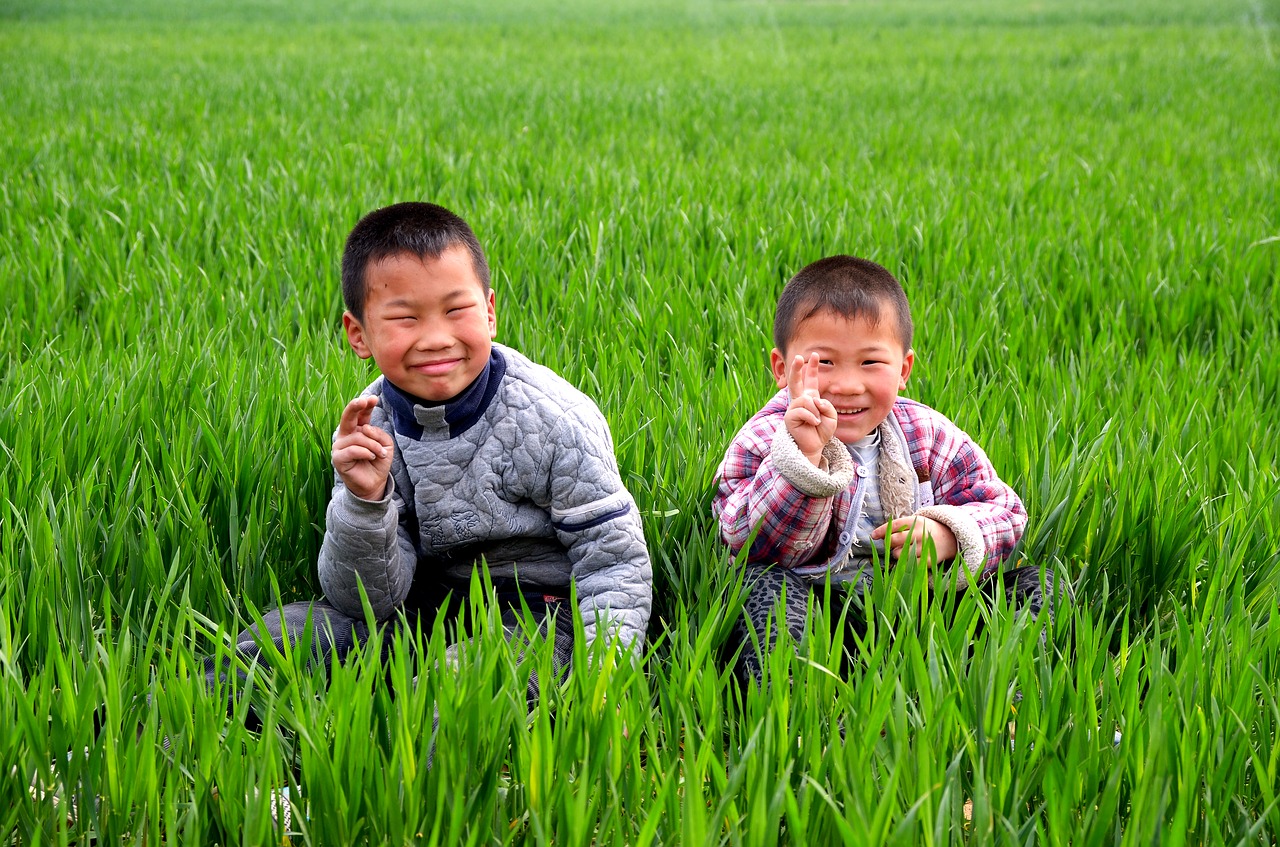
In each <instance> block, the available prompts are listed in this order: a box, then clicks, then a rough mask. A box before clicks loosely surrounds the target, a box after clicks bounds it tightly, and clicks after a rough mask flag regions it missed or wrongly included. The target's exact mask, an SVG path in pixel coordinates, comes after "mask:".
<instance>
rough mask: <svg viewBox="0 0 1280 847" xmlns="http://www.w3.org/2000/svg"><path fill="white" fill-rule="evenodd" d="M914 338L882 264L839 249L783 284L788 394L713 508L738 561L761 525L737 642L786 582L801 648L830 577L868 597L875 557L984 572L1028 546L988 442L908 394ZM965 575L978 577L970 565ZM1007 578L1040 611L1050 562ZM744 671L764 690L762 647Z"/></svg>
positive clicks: (782, 345)
mask: <svg viewBox="0 0 1280 847" xmlns="http://www.w3.org/2000/svg"><path fill="white" fill-rule="evenodd" d="M911 335H912V322H911V312H910V309H909V307H908V304H907V298H906V294H905V293H904V292H903V290H902V286H901V285H899V283H898V281H897V280H896V279H894V277H893V275H892V274H890V273H889V272H888V271H887V270H885V269H884V268H882V267H881V266H880V265H877V264H875V263H874V262H869V261H867V260H865V259H858V258H854V257H851V256H832V257H829V258H826V259H822V260H820V261H817V262H814V263H813V264H811V265H809V266H808V267H806V268H804V269H803V270H801V271H800V272H799V273H798V274H796V275H795V277H794V278H792V279H791V281H790V282H788V283H787V285H786V287H785V288H784V289H783V292H782V296H781V297H780V298H779V299H778V307H777V312H776V314H775V317H774V344H775V347H774V349H773V351H772V352H771V353H770V356H769V358H770V364H771V366H772V370H773V376H774V379H775V381H776V382H777V385H778V388H780V389H781V391H780V392H779V393H778V394H777V395H775V396H774V398H773V399H772V400H770V401H769V403H768V404H766V405H765V407H764V408H763V409H761V410H760V411H759V412H757V413H756V414H755V415H754V416H753V417H752V418H751V419H750V420H749V421H747V423H746V425H745V426H743V428H742V429H741V431H739V433H738V434H737V436H736V437H735V438H734V439H733V442H732V443H731V444H730V445H729V449H728V451H727V452H726V454H725V458H724V461H723V463H722V464H721V466H720V472H719V477H720V483H719V487H718V490H717V492H716V495H715V499H714V502H713V507H712V508H713V510H714V512H715V514H716V516H717V518H718V519H719V521H720V532H721V537H722V538H723V540H724V541H725V543H726V544H728V545H729V547H730V549H731V550H732V551H733V552H734V554H735V555H736V554H737V553H738V552H739V551H740V550H741V549H742V547H743V546H744V545H745V544H746V543H747V540H748V539H749V538H750V537H751V534H752V532H753V531H755V530H756V528H757V527H759V531H758V532H757V533H756V535H755V540H754V542H753V543H752V545H751V547H750V549H749V550H748V551H747V555H746V559H747V563H748V568H749V571H750V572H749V574H748V577H749V579H748V583H749V585H750V588H749V593H748V595H747V598H746V602H745V606H744V617H745V620H744V621H741V622H740V623H739V624H738V626H737V628H736V630H735V633H734V641H735V643H736V644H743V643H744V642H746V641H748V640H749V639H750V637H751V632H750V631H749V630H748V627H750V628H751V630H754V631H755V633H756V636H757V638H762V637H763V634H764V633H765V631H766V625H767V622H768V619H769V616H770V615H771V614H772V613H773V612H774V610H775V609H776V608H777V605H778V603H779V601H780V599H782V597H783V595H784V588H783V587H784V585H785V586H786V589H785V607H784V608H783V610H782V611H783V613H784V615H785V625H786V627H787V629H788V631H789V632H790V634H791V635H792V637H793V638H795V639H796V641H797V643H799V642H800V640H801V639H802V637H803V635H804V631H805V608H806V604H807V600H808V597H809V594H810V593H811V591H813V589H814V588H815V587H816V586H821V585H822V584H823V582H824V581H826V580H828V579H830V581H831V582H832V583H833V585H835V586H837V587H843V588H844V589H845V590H847V591H848V592H849V593H851V594H853V595H854V596H860V595H861V593H862V591H863V590H864V589H865V587H866V586H867V585H868V584H869V583H870V580H871V574H872V572H873V565H874V562H876V561H877V560H883V561H886V562H887V561H888V560H896V559H897V558H898V557H899V556H900V555H901V554H902V551H903V550H904V549H905V548H906V547H907V546H908V545H910V546H911V547H912V549H914V550H915V552H916V553H917V555H919V554H921V553H923V551H924V549H925V547H926V540H927V541H928V543H929V546H931V547H932V549H933V550H934V553H935V556H936V561H937V562H939V563H941V562H944V561H948V560H956V563H957V565H959V567H962V568H963V569H964V570H965V571H966V572H968V573H969V574H972V575H973V576H975V577H977V578H979V579H983V578H986V577H989V576H991V575H993V574H994V573H995V572H996V570H997V569H998V568H999V566H1000V563H1001V562H1002V561H1003V560H1004V559H1005V557H1007V556H1008V555H1009V553H1010V552H1011V551H1012V550H1013V547H1014V545H1015V544H1016V543H1017V541H1018V539H1019V538H1020V537H1021V535H1022V531H1023V529H1024V528H1025V526H1026V520H1027V517H1026V512H1025V510H1024V509H1023V506H1022V501H1021V500H1020V499H1019V498H1018V495H1017V494H1016V493H1014V491H1013V489H1011V488H1010V487H1009V486H1008V485H1006V484H1004V483H1003V482H1001V481H1000V478H999V477H998V476H997V475H996V472H995V469H994V468H992V466H991V463H990V462H989V461H988V459H987V457H986V455H985V454H984V453H983V452H982V449H981V448H979V447H978V446H977V445H976V444H974V443H973V442H972V441H971V440H970V439H969V437H968V436H967V435H966V434H965V433H964V432H962V431H961V430H960V429H958V428H957V427H956V426H955V424H953V423H952V422H951V421H949V420H947V419H946V418H945V417H943V416H942V415H941V414H939V413H938V412H935V411H934V410H933V409H930V408H929V407H927V406H925V405H923V404H921V403H917V402H915V401H914V400H909V399H907V398H904V397H899V396H898V392H899V391H901V390H903V389H905V388H906V386H907V379H908V377H910V375H911V366H912V364H913V362H914V360H915V353H914V351H913V350H912V349H911ZM890 519H892V520H890ZM955 578H956V579H957V580H958V584H959V585H964V584H965V582H964V581H963V577H962V576H961V575H960V574H959V572H958V570H957V572H956V575H955ZM1006 584H1007V585H1011V586H1013V588H1014V593H1015V600H1016V601H1018V602H1024V601H1025V602H1026V603H1027V604H1028V605H1030V606H1031V607H1032V608H1033V611H1038V610H1039V607H1040V604H1041V603H1042V599H1041V597H1042V593H1041V586H1040V584H1039V570H1038V569H1034V568H1027V569H1025V570H1021V571H1016V572H1015V573H1014V575H1013V578H1012V580H1009V579H1006ZM780 625H781V624H780ZM761 643H762V644H763V643H764V642H763V641H761ZM764 646H765V647H766V649H767V648H771V647H772V646H773V645H772V643H769V644H766V645H764ZM738 671H739V674H740V676H742V677H743V678H744V679H752V680H754V681H755V682H756V683H759V682H760V680H761V677H762V668H761V662H760V657H759V656H758V655H756V653H755V651H754V650H752V649H751V648H750V647H744V649H743V650H742V652H741V654H740V659H739V666H738Z"/></svg>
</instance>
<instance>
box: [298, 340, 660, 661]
mask: <svg viewBox="0 0 1280 847" xmlns="http://www.w3.org/2000/svg"><path fill="white" fill-rule="evenodd" d="M365 394H372V395H375V396H377V397H378V398H379V402H378V405H377V407H375V408H374V410H373V420H372V423H373V424H374V425H375V426H379V427H382V428H383V429H384V430H386V431H387V432H389V433H393V434H394V440H395V443H396V450H395V454H394V456H393V458H392V463H391V479H390V481H389V482H388V485H387V492H386V495H385V496H384V497H383V499H381V500H378V501H369V500H361V499H360V498H358V497H356V496H355V495H354V494H351V493H350V492H349V491H347V489H346V486H344V485H343V484H342V481H341V480H337V482H336V483H335V485H334V488H333V499H332V500H331V501H330V503H329V510H328V513H327V516H326V522H325V534H324V543H323V545H322V547H321V549H320V562H319V568H320V585H321V587H322V588H323V589H324V594H325V598H326V599H327V600H328V601H329V603H331V604H332V605H333V606H334V607H336V608H337V609H338V610H340V611H342V612H344V613H346V614H348V615H351V616H353V617H360V616H362V615H363V610H362V607H361V604H360V594H359V590H358V588H357V584H358V583H357V580H359V581H360V582H363V584H364V589H365V592H366V593H367V595H368V597H369V602H370V604H371V606H372V608H373V613H374V615H375V616H376V617H377V618H378V620H385V619H386V618H388V617H390V616H391V615H392V614H394V612H395V611H396V609H397V608H398V607H399V606H400V605H401V604H403V603H404V601H405V598H406V597H407V596H408V595H409V590H410V586H411V584H412V583H413V582H414V580H443V579H448V580H451V581H456V580H467V579H469V578H470V575H471V571H472V568H473V567H474V566H475V565H476V564H477V563H478V562H479V561H480V559H481V557H483V559H484V561H485V562H486V563H487V565H488V569H489V573H490V574H491V575H492V576H493V577H515V576H518V577H519V579H520V584H521V586H522V588H523V589H525V590H527V589H528V588H531V587H535V586H537V587H543V588H546V589H548V593H562V594H564V595H566V596H567V594H568V591H567V588H568V586H569V584H570V583H571V582H572V583H573V584H575V585H576V586H577V591H578V608H579V613H580V614H581V616H582V623H583V627H584V630H585V633H586V636H587V640H588V644H589V643H590V642H591V641H592V640H594V638H595V637H596V634H597V629H596V620H597V615H599V616H600V617H601V619H602V620H604V621H606V622H607V624H608V625H609V626H610V627H611V629H613V630H614V631H616V633H617V634H618V636H620V637H621V638H622V639H623V642H624V643H630V645H631V647H632V649H633V650H635V651H639V650H640V648H641V646H642V645H643V643H644V636H645V631H646V629H647V628H648V625H649V610H650V607H651V605H652V600H653V572H652V568H651V566H650V564H649V553H648V550H647V549H646V548H645V543H644V535H643V531H642V529H641V525H640V515H639V513H638V512H637V510H636V505H635V502H634V501H633V500H632V498H631V495H630V493H628V491H627V490H626V488H625V487H623V484H622V479H621V477H620V476H619V474H618V465H617V460H616V459H615V458H614V455H613V440H612V437H611V436H610V434H609V426H608V424H607V423H606V422H605V419H604V416H603V415H601V414H600V410H599V409H598V408H596V405H595V404H594V403H593V402H592V401H591V400H590V399H588V398H587V396H586V395H584V394H583V393H582V392H580V391H578V390H577V389H576V388H574V387H573V386H571V385H570V384H569V383H568V382H566V381H565V380H563V379H562V378H560V377H559V376H557V375H556V374H555V373H553V372H552V371H550V370H549V369H547V368H544V367H542V366H541V365H537V364H534V363H533V362H531V361H530V360H529V359H527V358H525V357H524V356H522V355H521V354H519V353H517V352H516V351H514V350H512V349H511V348H509V347H504V346H501V345H498V344H495V345H493V354H492V356H491V357H490V359H489V363H488V365H487V366H486V368H485V370H484V372H483V373H482V374H481V375H480V376H479V377H478V378H477V379H476V381H475V382H474V383H472V385H471V386H470V387H469V388H468V389H467V390H466V391H465V392H464V393H463V394H462V395H461V396H460V397H459V398H458V399H456V400H455V401H453V402H451V403H449V404H447V405H436V406H423V405H419V404H418V403H416V402H415V400H414V398H412V397H411V396H409V395H406V394H404V393H403V392H401V391H400V390H399V389H397V388H395V386H393V385H391V384H390V383H389V382H387V381H386V380H385V379H384V378H382V377H379V378H378V379H377V380H375V381H374V383H373V384H372V385H370V386H369V387H368V388H367V389H366V390H365ZM555 589H559V591H558V592H557V591H554V590H555Z"/></svg>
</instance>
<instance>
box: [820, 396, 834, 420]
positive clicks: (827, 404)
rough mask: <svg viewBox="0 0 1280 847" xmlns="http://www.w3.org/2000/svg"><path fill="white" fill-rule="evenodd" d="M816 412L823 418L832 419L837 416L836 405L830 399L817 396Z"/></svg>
mask: <svg viewBox="0 0 1280 847" xmlns="http://www.w3.org/2000/svg"><path fill="white" fill-rule="evenodd" d="M818 414H820V415H822V417H823V418H824V419H825V420H829V421H833V420H836V419H837V418H838V417H839V416H838V415H837V414H836V407H835V406H834V405H833V404H832V402H831V401H830V400H824V399H823V398H821V397H819V398H818Z"/></svg>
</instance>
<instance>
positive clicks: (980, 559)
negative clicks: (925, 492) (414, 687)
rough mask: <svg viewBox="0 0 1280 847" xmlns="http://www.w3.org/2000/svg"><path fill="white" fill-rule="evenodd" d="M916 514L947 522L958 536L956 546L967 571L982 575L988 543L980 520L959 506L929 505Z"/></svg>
mask: <svg viewBox="0 0 1280 847" xmlns="http://www.w3.org/2000/svg"><path fill="white" fill-rule="evenodd" d="M916 514H917V515H920V516H921V517H924V518H929V519H930V520H935V521H937V522H938V523H940V524H945V525H946V527H947V529H949V530H951V533H952V534H953V535H954V536H955V537H956V546H958V547H959V548H960V556H959V559H960V561H961V563H962V564H963V565H964V569H965V571H966V572H968V574H969V575H970V576H972V577H975V578H976V577H979V576H981V575H982V569H983V565H985V564H986V561H987V544H986V541H985V540H984V539H983V537H982V527H980V526H978V522H977V521H975V520H974V519H973V518H972V517H971V516H970V515H969V513H968V512H966V511H965V510H964V509H962V508H960V507H959V506H927V507H925V508H923V509H921V510H920V511H918V512H916ZM959 576H960V575H959V574H957V577H959Z"/></svg>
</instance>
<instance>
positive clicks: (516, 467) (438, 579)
mask: <svg viewBox="0 0 1280 847" xmlns="http://www.w3.org/2000/svg"><path fill="white" fill-rule="evenodd" d="M342 294H343V299H344V301H345V304H346V308H347V311H346V313H345V314H344V315H343V318H342V321H343V326H344V328H345V329H346V335H347V340H348V342H349V343H350V345H351V348H352V349H353V350H354V351H355V352H356V354H357V355H359V356H360V357H361V358H364V359H368V358H372V359H373V360H374V362H375V363H376V364H377V366H378V369H379V370H380V371H381V372H382V375H381V376H380V377H378V379H376V380H374V382H373V383H372V384H371V385H370V386H369V387H368V388H366V389H365V390H364V392H363V393H362V394H361V395H360V396H359V397H356V398H355V399H354V400H352V401H351V402H350V403H348V404H347V406H346V408H345V409H344V410H343V412H342V416H341V419H340V420H339V423H338V428H337V431H336V433H335V435H334V440H333V452H332V458H333V467H334V470H335V471H336V481H335V483H334V488H333V497H332V500H331V501H330V503H329V508H328V512H327V514H326V517H325V533H324V542H323V545H322V547H321V550H320V560H319V573H320V585H321V587H322V588H323V590H324V595H325V599H324V600H323V601H319V602H316V603H292V604H289V605H287V606H285V607H283V608H282V609H280V610H278V611H275V612H271V613H268V614H267V615H266V616H265V623H266V624H267V628H268V630H270V631H269V632H268V633H267V634H268V635H269V636H270V637H272V638H273V639H274V640H275V641H276V643H277V644H282V643H283V641H284V639H285V638H288V639H289V640H296V639H297V637H298V635H299V634H300V633H301V631H302V629H303V627H304V625H305V623H306V620H307V618H308V616H310V617H311V619H312V620H313V622H314V624H313V626H314V633H315V635H314V638H315V642H316V645H317V649H318V651H319V654H320V656H321V658H322V660H323V661H324V662H325V663H326V664H328V663H331V662H332V661H333V660H335V659H336V660H339V661H340V660H341V659H342V657H343V656H344V655H345V654H346V652H347V651H348V650H350V649H351V648H352V647H353V646H355V645H356V644H357V643H361V642H364V641H366V640H367V639H369V638H370V637H371V633H370V632H369V630H368V627H367V626H366V623H365V617H364V609H363V606H362V603H361V598H360V586H363V587H364V591H365V594H366V596H367V597H368V599H369V604H370V606H371V608H372V611H373V616H374V618H375V619H376V620H377V621H378V622H384V621H392V620H393V619H394V620H396V621H400V620H408V621H412V620H414V619H415V618H418V619H420V620H423V621H424V630H425V629H426V628H427V626H428V625H429V622H430V620H431V619H432V618H433V617H434V615H435V614H436V613H437V612H438V611H439V610H440V607H441V604H442V602H443V601H444V598H445V597H446V595H448V594H449V592H451V591H452V592H453V596H454V597H455V598H457V597H458V596H459V595H463V596H465V593H466V590H467V588H468V586H469V582H470V578H471V574H472V570H473V568H477V567H480V568H487V570H488V574H489V577H490V578H491V580H492V582H493V584H494V586H495V589H496V591H497V594H498V597H499V599H500V601H501V602H502V605H503V610H502V619H503V624H504V627H505V628H506V629H507V631H508V634H509V636H510V637H515V635H516V633H517V632H518V623H517V616H516V613H517V611H518V610H519V609H520V607H521V603H522V601H523V602H524V603H525V604H527V605H528V606H529V607H530V608H531V609H532V610H533V611H534V612H535V613H536V614H538V615H540V616H541V618H542V625H543V627H544V630H543V631H544V632H553V633H554V641H555V657H556V664H557V666H558V667H557V669H562V668H564V667H565V666H566V665H567V663H568V661H569V658H570V657H571V655H572V646H573V618H572V615H573V614H575V613H576V614H577V615H578V616H579V617H580V618H581V620H582V627H583V632H584V634H585V636H586V638H587V640H588V642H591V641H594V640H596V639H600V638H605V637H608V638H610V639H616V641H617V642H618V643H619V644H620V645H621V646H622V647H623V648H624V649H628V650H630V651H632V652H633V653H634V654H635V655H637V656H638V655H639V653H640V651H641V650H642V648H643V644H644V639H645V632H646V629H647V627H648V623H649V612H650V606H651V603H652V570H651V567H650V563H649V554H648V551H647V549H646V547H645V542H644V536H643V533H642V529H641V523H640V516H639V514H638V512H637V509H636V505H635V502H634V501H633V499H632V497H631V495H630V494H629V493H628V492H627V490H626V488H625V487H624V486H623V484H622V479H621V477H620V476H619V473H618V466H617V461H616V459H615V457H614V454H613V442H612V438H611V436H610V433H609V428H608V424H607V423H606V422H605V419H604V416H603V415H601V413H600V410H599V409H598V408H597V407H596V405H595V404H594V403H593V402H592V401H591V400H590V399H588V398H587V397H586V396H585V395H584V394H582V393H581V392H580V391H578V390H577V389H575V388H574V387H573V386H571V385H570V384H569V383H568V382H566V381H565V380H563V379H562V378H560V377H559V376H557V375H556V374H555V373H553V372H552V371H550V370H548V369H547V368H545V367H542V366H541V365H537V364H534V363H533V362H531V361H530V360H529V359H527V358H525V357H524V356H522V355H521V354H520V353H518V352H516V351H515V350H512V349H511V348H509V347H504V346H502V345H499V344H495V343H494V342H493V339H494V337H495V336H496V334H497V313H496V309H495V305H494V292H493V291H492V289H490V287H489V267H488V263H487V262H486V260H485V256H484V252H483V251H482V250H481V248H480V244H479V243H478V241H477V240H476V237H475V235H474V234H473V233H472V231H471V228H470V227H469V226H467V224H466V223H465V222H464V221H463V220H462V219H461V218H459V217H458V216H457V215H454V214H452V213H451V212H449V211H448V210H446V209H443V208H441V207H439V206H436V205H432V204H430V203H399V204H396V205H394V206H388V207H386V208H383V209H378V210H376V211H374V212H371V213H369V214H368V215H366V216H365V217H364V218H362V219H361V220H360V222H359V223H357V224H356V226H355V228H354V229H353V230H352V231H351V234H350V235H349V236H348V238H347V243H346V249H345V251H344V253H343V257H342ZM570 585H573V586H576V589H577V609H576V610H572V609H570V608H569V602H568V597H569V593H570V592H569V588H570ZM455 608H456V604H455ZM401 613H403V614H404V617H403V618H401V617H400V615H401ZM394 629H395V627H394V626H385V627H382V628H381V630H382V634H381V636H379V637H380V638H382V639H383V643H384V645H385V644H386V643H389V636H390V635H391V634H392V633H393V632H394ZM239 641H240V649H241V651H242V652H245V653H246V654H248V655H254V654H255V652H256V647H255V643H254V642H255V639H254V636H253V633H252V632H246V633H244V634H243V635H242V636H241V637H240V639H239ZM588 646H590V644H588ZM384 649H385V648H384ZM209 671H210V673H214V672H215V671H214V670H213V668H209ZM536 686H537V681H536V679H534V680H533V681H531V683H530V691H529V692H528V695H529V696H530V697H531V698H533V697H536V695H537V688H536Z"/></svg>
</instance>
